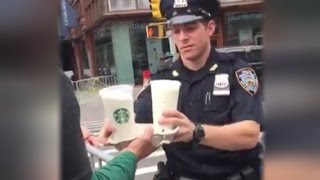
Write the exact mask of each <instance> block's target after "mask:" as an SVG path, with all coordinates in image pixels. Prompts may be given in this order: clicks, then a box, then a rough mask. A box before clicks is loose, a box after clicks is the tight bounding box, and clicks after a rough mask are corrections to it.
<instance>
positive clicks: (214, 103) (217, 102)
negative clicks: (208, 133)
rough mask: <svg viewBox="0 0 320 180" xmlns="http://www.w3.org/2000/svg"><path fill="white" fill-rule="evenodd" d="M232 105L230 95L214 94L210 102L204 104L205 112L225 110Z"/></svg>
mask: <svg viewBox="0 0 320 180" xmlns="http://www.w3.org/2000/svg"><path fill="white" fill-rule="evenodd" d="M229 107H230V96H213V95H212V94H211V98H210V102H208V103H207V104H205V105H204V109H203V110H204V112H225V111H227V110H228V109H229Z"/></svg>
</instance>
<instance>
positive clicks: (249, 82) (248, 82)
mask: <svg viewBox="0 0 320 180" xmlns="http://www.w3.org/2000/svg"><path fill="white" fill-rule="evenodd" d="M235 74H236V77H237V80H238V82H239V84H240V85H241V87H242V88H243V89H244V90H245V91H247V92H248V93H249V94H250V95H252V96H253V95H254V94H256V93H257V91H258V87H259V82H258V77H257V74H256V72H255V71H254V70H253V69H252V68H241V69H239V70H237V71H236V72H235Z"/></svg>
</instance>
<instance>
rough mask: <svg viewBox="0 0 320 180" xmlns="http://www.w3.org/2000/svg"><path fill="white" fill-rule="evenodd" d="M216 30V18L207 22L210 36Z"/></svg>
mask: <svg viewBox="0 0 320 180" xmlns="http://www.w3.org/2000/svg"><path fill="white" fill-rule="evenodd" d="M215 30H216V23H215V22H214V20H210V21H209V22H208V24H207V32H208V35H209V36H212V35H213V34H214V32H215Z"/></svg>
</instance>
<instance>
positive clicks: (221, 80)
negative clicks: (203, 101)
mask: <svg viewBox="0 0 320 180" xmlns="http://www.w3.org/2000/svg"><path fill="white" fill-rule="evenodd" d="M212 94H213V95H214V96H229V95H230V83H229V74H216V75H215V80H214V84H213V92H212Z"/></svg>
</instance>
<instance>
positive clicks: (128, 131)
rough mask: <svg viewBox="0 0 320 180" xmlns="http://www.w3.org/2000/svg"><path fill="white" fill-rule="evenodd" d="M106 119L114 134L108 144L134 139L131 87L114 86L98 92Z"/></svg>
mask: <svg viewBox="0 0 320 180" xmlns="http://www.w3.org/2000/svg"><path fill="white" fill-rule="evenodd" d="M99 95H100V97H101V99H102V102H103V106H104V111H105V116H106V119H107V120H109V121H110V123H111V125H112V127H113V128H114V129H115V132H114V133H112V135H111V137H110V139H109V142H110V143H111V144H117V143H119V142H123V141H128V140H132V139H134V138H136V137H137V136H136V134H135V132H134V131H135V128H134V127H135V119H134V109H133V87H132V86H129V85H116V86H112V87H108V88H104V89H102V90H100V91H99Z"/></svg>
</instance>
